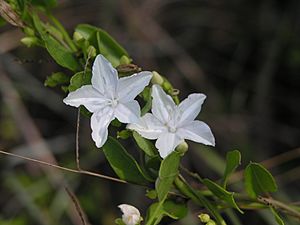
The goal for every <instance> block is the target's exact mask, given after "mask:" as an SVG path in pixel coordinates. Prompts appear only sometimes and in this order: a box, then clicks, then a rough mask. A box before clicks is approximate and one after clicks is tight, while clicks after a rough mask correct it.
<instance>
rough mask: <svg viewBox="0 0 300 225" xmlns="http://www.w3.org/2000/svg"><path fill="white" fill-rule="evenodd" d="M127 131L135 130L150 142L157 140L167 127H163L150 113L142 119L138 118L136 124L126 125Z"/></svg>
mask: <svg viewBox="0 0 300 225" xmlns="http://www.w3.org/2000/svg"><path fill="white" fill-rule="evenodd" d="M127 129H130V130H135V131H136V132H138V133H139V134H140V135H142V136H143V137H144V138H147V139H150V140H154V139H157V138H158V137H159V136H160V135H161V134H162V133H163V132H166V131H167V127H165V126H164V125H163V124H162V123H161V122H160V121H159V120H158V119H157V118H156V117H155V116H153V115H152V114H151V113H146V114H145V115H144V116H143V117H141V118H140V120H139V122H138V123H131V124H128V125H127Z"/></svg>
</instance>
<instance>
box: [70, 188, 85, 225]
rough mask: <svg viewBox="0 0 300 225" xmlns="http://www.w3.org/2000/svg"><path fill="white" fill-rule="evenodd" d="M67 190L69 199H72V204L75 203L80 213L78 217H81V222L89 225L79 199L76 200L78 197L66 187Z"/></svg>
mask: <svg viewBox="0 0 300 225" xmlns="http://www.w3.org/2000/svg"><path fill="white" fill-rule="evenodd" d="M65 190H66V192H67V194H68V195H69V197H70V198H71V200H72V202H73V203H74V205H75V209H76V211H77V213H78V216H79V217H80V219H81V222H82V224H83V225H87V223H86V222H85V215H84V213H83V210H82V208H81V206H80V204H79V201H78V199H77V198H76V196H75V195H74V194H73V193H72V192H71V191H70V190H69V188H67V187H65Z"/></svg>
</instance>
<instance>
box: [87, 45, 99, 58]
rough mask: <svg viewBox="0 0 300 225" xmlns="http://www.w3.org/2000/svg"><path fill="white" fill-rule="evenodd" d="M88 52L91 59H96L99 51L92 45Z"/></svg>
mask: <svg viewBox="0 0 300 225" xmlns="http://www.w3.org/2000/svg"><path fill="white" fill-rule="evenodd" d="M87 52H88V55H89V56H90V57H91V58H94V57H96V55H97V50H96V49H95V47H94V46H92V45H90V46H89V47H88V49H87Z"/></svg>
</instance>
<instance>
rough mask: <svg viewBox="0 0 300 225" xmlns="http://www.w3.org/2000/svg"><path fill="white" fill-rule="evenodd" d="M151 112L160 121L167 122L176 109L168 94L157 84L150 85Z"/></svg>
mask: <svg viewBox="0 0 300 225" xmlns="http://www.w3.org/2000/svg"><path fill="white" fill-rule="evenodd" d="M152 97H153V99H152V113H153V115H154V116H155V117H157V118H158V119H159V120H160V121H161V122H162V123H168V122H169V121H170V120H171V118H173V114H174V112H175V109H176V105H175V103H174V101H173V99H172V98H171V96H170V95H167V94H166V93H165V92H164V90H163V89H162V88H161V87H160V86H159V85H153V86H152Z"/></svg>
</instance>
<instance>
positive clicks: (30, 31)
mask: <svg viewBox="0 0 300 225" xmlns="http://www.w3.org/2000/svg"><path fill="white" fill-rule="evenodd" d="M24 33H25V34H27V35H28V36H34V30H33V29H31V28H30V27H25V28H24Z"/></svg>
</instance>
